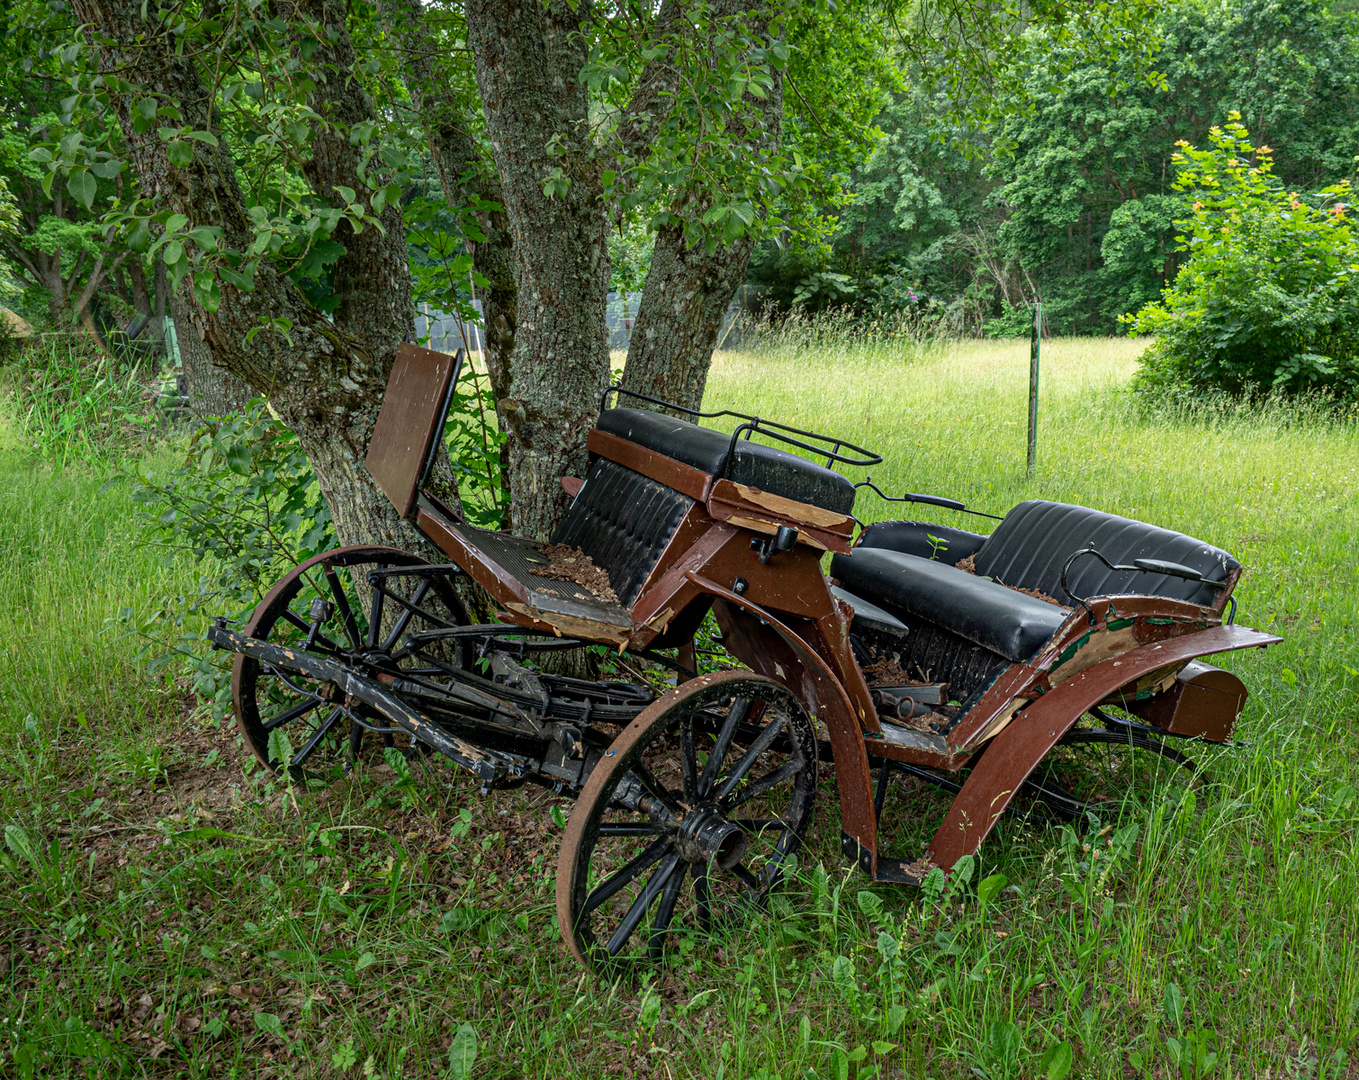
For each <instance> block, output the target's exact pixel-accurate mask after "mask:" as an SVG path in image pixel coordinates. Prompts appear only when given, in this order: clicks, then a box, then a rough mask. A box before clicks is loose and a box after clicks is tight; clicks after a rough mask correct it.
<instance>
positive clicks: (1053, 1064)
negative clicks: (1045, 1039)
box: [1038, 1042, 1071, 1080]
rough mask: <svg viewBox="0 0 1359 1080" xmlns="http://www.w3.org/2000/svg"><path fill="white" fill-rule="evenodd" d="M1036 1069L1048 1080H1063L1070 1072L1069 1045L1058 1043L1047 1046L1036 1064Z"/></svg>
mask: <svg viewBox="0 0 1359 1080" xmlns="http://www.w3.org/2000/svg"><path fill="white" fill-rule="evenodd" d="M1038 1068H1039V1069H1041V1070H1042V1072H1043V1075H1045V1076H1046V1077H1047V1078H1048V1080H1065V1077H1066V1075H1067V1073H1069V1072H1070V1071H1071V1044H1070V1043H1069V1042H1059V1043H1056V1044H1055V1045H1053V1046H1049V1047H1048V1048H1047V1050H1046V1051H1045V1052H1044V1053H1043V1057H1042V1059H1041V1060H1040V1061H1039V1062H1038Z"/></svg>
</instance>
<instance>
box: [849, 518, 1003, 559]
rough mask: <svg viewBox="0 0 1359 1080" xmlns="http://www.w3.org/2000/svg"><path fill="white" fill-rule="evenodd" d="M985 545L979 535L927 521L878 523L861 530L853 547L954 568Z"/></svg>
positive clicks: (981, 536) (983, 538) (984, 538)
mask: <svg viewBox="0 0 1359 1080" xmlns="http://www.w3.org/2000/svg"><path fill="white" fill-rule="evenodd" d="M985 542H986V537H985V536H983V535H981V534H980V533H974V532H967V531H966V530H964V529H954V528H950V527H949V526H947V525H931V524H930V523H929V522H928V521H879V522H876V523H875V524H873V525H869V526H868V527H867V528H865V529H864V531H863V532H862V533H861V534H860V536H859V542H858V544H857V545H855V546H856V547H878V548H887V549H888V550H889V551H900V552H902V553H903V554H905V555H915V556H916V557H918V558H921V559H934V560H935V561H936V562H945V563H948V564H949V565H950V566H957V565H958V563H959V562H961V561H962V560H963V559H966V558H967V557H968V556H969V555H971V554H973V553H974V552H975V551H976V550H977V549H978V548H979V547H981V546H982V544H984V543H985Z"/></svg>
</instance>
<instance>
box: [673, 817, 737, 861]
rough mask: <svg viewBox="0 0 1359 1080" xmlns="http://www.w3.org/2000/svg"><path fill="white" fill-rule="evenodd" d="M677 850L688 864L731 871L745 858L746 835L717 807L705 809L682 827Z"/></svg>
mask: <svg viewBox="0 0 1359 1080" xmlns="http://www.w3.org/2000/svg"><path fill="white" fill-rule="evenodd" d="M675 850H676V851H677V852H678V853H679V856H680V858H682V859H684V860H685V861H686V862H691V863H700V862H712V863H716V864H717V866H718V867H719V868H720V869H722V870H730V869H731V868H732V867H733V866H735V865H736V864H737V863H739V862H740V861H741V859H742V858H743V857H744V856H745V853H746V834H745V832H744V831H743V830H742V829H741V827H740V826H739V825H734V824H732V823H731V822H730V821H728V820H727V819H726V818H724V817H723V816H722V815H721V813H720V812H719V811H718V810H717V808H716V807H712V806H707V807H701V808H700V809H698V810H695V811H694V812H693V813H691V814H688V815H687V816H686V817H685V819H684V820H683V821H682V822H681V823H680V827H679V834H678V835H677V836H676V837H675Z"/></svg>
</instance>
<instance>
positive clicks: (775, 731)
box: [713, 716, 801, 802]
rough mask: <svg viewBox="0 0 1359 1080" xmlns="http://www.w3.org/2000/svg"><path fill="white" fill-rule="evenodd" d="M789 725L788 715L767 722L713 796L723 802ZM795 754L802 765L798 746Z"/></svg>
mask: <svg viewBox="0 0 1359 1080" xmlns="http://www.w3.org/2000/svg"><path fill="white" fill-rule="evenodd" d="M787 726H788V718H787V717H786V716H780V717H779V718H778V719H777V720H775V721H773V722H772V723H770V724H766V725H765V728H764V730H763V731H761V732H760V733H759V735H757V736H755V741H754V742H752V743H751V744H750V746H749V748H748V749H747V750H746V752H745V753H744V754H743V755H741V760H740V761H738V762H737V763H736V764H735V765H733V766H732V769H731V774H730V775H729V776H728V777H727V778H726V779H725V780H723V781H722V786H721V787H720V788H718V789H717V792H716V793H715V794H714V795H713V798H714V799H716V800H717V801H718V802H721V801H722V800H723V799H725V798H726V797H727V796H728V795H730V794H731V790H732V788H734V787H735V786H736V785H737V784H739V783H740V782H741V780H742V779H743V778H744V777H745V775H746V773H748V772H749V771H750V767H751V766H752V765H754V764H755V760H756V758H758V757H759V756H760V755H761V754H763V753H764V752H765V751H766V750H768V749H769V747H770V745H771V744H772V743H773V742H774V740H775V739H777V738H778V737H779V733H780V732H781V731H783V729H784V728H785V727H787ZM794 754H795V755H796V757H797V758H798V759H799V760H798V764H799V765H801V760H800V758H801V755H800V754H797V748H796V747H794Z"/></svg>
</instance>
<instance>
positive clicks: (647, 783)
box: [632, 761, 684, 817]
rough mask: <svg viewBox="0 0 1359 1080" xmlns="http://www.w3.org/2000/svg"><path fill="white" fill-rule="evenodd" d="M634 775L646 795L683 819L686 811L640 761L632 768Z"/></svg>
mask: <svg viewBox="0 0 1359 1080" xmlns="http://www.w3.org/2000/svg"><path fill="white" fill-rule="evenodd" d="M632 775H633V776H635V777H637V782H638V783H639V784H641V785H642V787H643V788H645V789H646V793H647V794H648V795H650V796H651V797H652V798H653V799H655V800H656V801H657V802H659V803H660V804H661V805H662V806H664V807H665V808H666V809H667V810H669V811H670V812H671V813H672V814H674V815H675V816H676V817H683V816H684V810H683V809H681V807H680V804H679V803H677V802H676V801H675V796H673V795H672V794H670V792H669V791H668V790H667V789H666V787H665V785H664V784H662V783H661V782H660V781H659V780H657V779H656V774H655V773H653V772H652V771H651V770H650V769H648V768H647V767H646V766H645V765H643V764H642V763H641V762H640V761H638V762H636V763H635V764H634V765H633V766H632Z"/></svg>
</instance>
